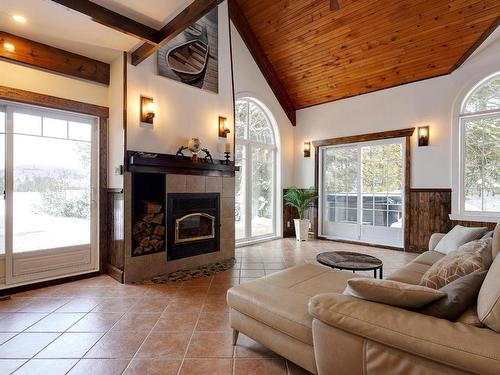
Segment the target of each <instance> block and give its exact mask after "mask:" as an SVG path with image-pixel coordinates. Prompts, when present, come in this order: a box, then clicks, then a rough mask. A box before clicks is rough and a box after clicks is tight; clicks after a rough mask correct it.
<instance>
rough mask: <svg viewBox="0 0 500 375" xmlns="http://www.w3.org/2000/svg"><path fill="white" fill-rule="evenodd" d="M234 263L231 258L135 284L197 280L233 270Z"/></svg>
mask: <svg viewBox="0 0 500 375" xmlns="http://www.w3.org/2000/svg"><path fill="white" fill-rule="evenodd" d="M235 263H236V260H235V259H234V258H231V259H228V260H224V261H222V262H216V263H210V264H207V265H204V266H200V267H197V268H193V269H190V270H179V271H176V272H172V273H170V274H168V275H164V276H157V277H154V278H153V279H151V280H145V281H143V282H141V283H136V284H146V285H150V284H167V283H177V282H180V281H188V280H193V279H199V278H201V277H207V276H213V275H216V274H217V273H219V272H224V271H227V270H229V269H231V268H233V267H234V265H235Z"/></svg>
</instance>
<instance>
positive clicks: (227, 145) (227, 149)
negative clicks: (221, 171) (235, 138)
mask: <svg viewBox="0 0 500 375" xmlns="http://www.w3.org/2000/svg"><path fill="white" fill-rule="evenodd" d="M229 155H231V143H224V157H225V158H226V160H225V164H226V165H229Z"/></svg>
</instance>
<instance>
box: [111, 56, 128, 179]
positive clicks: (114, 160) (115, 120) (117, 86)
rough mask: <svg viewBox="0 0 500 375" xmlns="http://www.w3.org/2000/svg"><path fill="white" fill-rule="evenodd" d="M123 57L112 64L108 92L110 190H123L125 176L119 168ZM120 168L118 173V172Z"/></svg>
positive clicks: (121, 149) (121, 161)
mask: <svg viewBox="0 0 500 375" xmlns="http://www.w3.org/2000/svg"><path fill="white" fill-rule="evenodd" d="M123 59H124V57H123V55H121V56H120V57H118V58H117V59H116V60H114V61H112V62H111V64H110V65H111V67H110V82H109V90H108V103H109V124H108V188H110V189H121V188H123V175H120V173H119V168H120V165H122V164H123V148H124V131H123ZM117 168H118V171H117Z"/></svg>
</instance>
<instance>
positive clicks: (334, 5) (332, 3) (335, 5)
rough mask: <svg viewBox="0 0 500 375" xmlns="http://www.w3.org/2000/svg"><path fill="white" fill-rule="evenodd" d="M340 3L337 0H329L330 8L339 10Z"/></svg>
mask: <svg viewBox="0 0 500 375" xmlns="http://www.w3.org/2000/svg"><path fill="white" fill-rule="evenodd" d="M339 9H340V4H339V0H330V10H339Z"/></svg>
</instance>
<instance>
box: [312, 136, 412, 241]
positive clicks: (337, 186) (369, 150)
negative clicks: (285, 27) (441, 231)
mask: <svg viewBox="0 0 500 375" xmlns="http://www.w3.org/2000/svg"><path fill="white" fill-rule="evenodd" d="M404 148H405V142H404V139H402V138H398V139H390V140H384V141H374V142H363V143H358V144H349V145H340V146H330V147H322V148H321V149H320V171H321V173H320V189H319V190H320V216H319V217H320V220H321V223H320V235H321V236H324V237H327V238H331V239H343V240H351V241H359V242H365V243H373V244H380V245H386V246H394V247H403V241H404V238H403V234H404V231H403V228H404V225H403V219H404V209H403V208H404V179H405V176H404V165H405V160H404V155H405V150H404Z"/></svg>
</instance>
